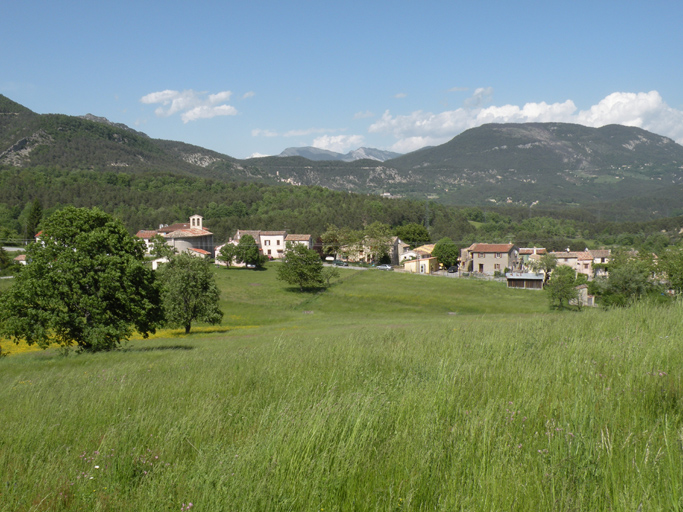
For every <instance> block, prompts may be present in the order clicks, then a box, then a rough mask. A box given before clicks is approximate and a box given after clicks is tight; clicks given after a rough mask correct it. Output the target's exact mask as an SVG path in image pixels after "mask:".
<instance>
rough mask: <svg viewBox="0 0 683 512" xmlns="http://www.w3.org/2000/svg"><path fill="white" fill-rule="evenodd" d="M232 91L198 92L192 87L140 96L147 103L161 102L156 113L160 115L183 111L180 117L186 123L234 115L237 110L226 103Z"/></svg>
mask: <svg viewBox="0 0 683 512" xmlns="http://www.w3.org/2000/svg"><path fill="white" fill-rule="evenodd" d="M231 96H232V92H230V91H221V92H218V93H216V94H207V93H206V92H197V91H193V90H191V89H189V90H185V91H173V90H170V89H167V90H165V91H159V92H153V93H150V94H147V95H145V96H143V97H142V98H140V101H141V102H142V103H145V104H147V105H154V104H160V105H161V106H159V107H157V109H156V110H155V111H154V113H155V114H156V115H157V116H159V117H169V116H172V115H173V114H177V113H178V112H182V114H181V116H180V118H181V119H182V121H183V122H184V123H187V122H189V121H196V120H197V119H209V118H212V117H216V116H234V115H236V114H237V110H236V109H235V108H234V107H232V106H230V105H226V104H225V102H226V101H228V100H229V99H230V97H231Z"/></svg>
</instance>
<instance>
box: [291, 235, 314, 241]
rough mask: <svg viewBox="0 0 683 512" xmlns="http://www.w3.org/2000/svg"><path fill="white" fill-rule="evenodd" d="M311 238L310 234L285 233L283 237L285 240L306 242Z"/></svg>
mask: <svg viewBox="0 0 683 512" xmlns="http://www.w3.org/2000/svg"><path fill="white" fill-rule="evenodd" d="M310 239H311V235H287V236H286V237H285V241H286V242H308V241H309V240H310Z"/></svg>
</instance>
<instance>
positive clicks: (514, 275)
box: [505, 272, 544, 281]
mask: <svg viewBox="0 0 683 512" xmlns="http://www.w3.org/2000/svg"><path fill="white" fill-rule="evenodd" d="M505 277H507V278H508V279H527V280H533V281H543V279H544V276H543V274H541V273H539V274H536V273H533V272H508V273H507V274H505Z"/></svg>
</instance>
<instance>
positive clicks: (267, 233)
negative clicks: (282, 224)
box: [260, 231, 287, 236]
mask: <svg viewBox="0 0 683 512" xmlns="http://www.w3.org/2000/svg"><path fill="white" fill-rule="evenodd" d="M260 233H261V236H285V235H286V234H287V232H286V231H260Z"/></svg>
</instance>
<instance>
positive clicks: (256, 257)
mask: <svg viewBox="0 0 683 512" xmlns="http://www.w3.org/2000/svg"><path fill="white" fill-rule="evenodd" d="M235 259H236V260H237V261H238V262H240V263H246V264H247V265H256V266H257V267H261V266H263V263H264V260H265V257H264V256H263V255H262V254H261V253H260V252H259V249H258V245H257V244H256V240H254V237H253V236H251V235H244V236H243V237H242V238H240V241H239V243H238V244H237V249H236V250H235Z"/></svg>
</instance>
